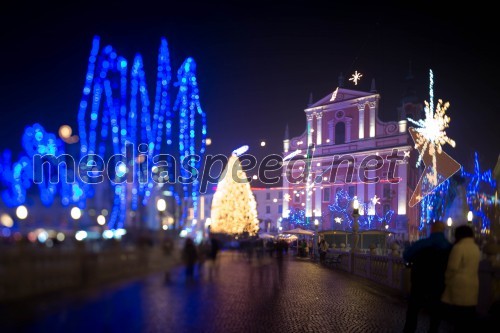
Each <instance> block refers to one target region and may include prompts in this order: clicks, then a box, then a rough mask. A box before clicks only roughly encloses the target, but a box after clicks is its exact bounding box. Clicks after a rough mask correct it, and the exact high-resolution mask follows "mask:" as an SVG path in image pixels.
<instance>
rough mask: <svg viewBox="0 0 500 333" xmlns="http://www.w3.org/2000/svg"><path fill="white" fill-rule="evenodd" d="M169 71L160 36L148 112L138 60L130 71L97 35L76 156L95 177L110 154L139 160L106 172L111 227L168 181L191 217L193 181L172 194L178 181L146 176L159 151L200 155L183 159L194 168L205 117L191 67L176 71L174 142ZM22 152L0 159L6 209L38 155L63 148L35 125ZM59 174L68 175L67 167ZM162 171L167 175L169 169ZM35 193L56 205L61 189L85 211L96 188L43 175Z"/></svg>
mask: <svg viewBox="0 0 500 333" xmlns="http://www.w3.org/2000/svg"><path fill="white" fill-rule="evenodd" d="M171 72H172V69H171V65H170V55H169V51H168V44H167V41H166V39H162V40H161V44H160V48H159V54H158V67H157V77H156V94H155V99H154V104H153V106H152V107H151V103H150V100H149V94H148V89H147V85H146V75H145V72H144V65H143V61H142V57H141V56H140V55H136V56H135V57H134V59H133V62H132V65H131V66H130V65H129V62H128V61H127V60H126V59H125V58H124V57H122V56H120V55H118V53H117V52H116V50H115V49H114V48H113V47H112V46H110V45H108V46H106V47H104V48H101V47H100V39H99V37H97V36H96V37H94V40H93V43H92V48H91V52H90V57H89V62H88V66H87V73H86V76H85V83H84V87H83V94H82V98H81V101H80V105H79V111H78V117H77V119H78V132H79V133H78V134H79V138H80V158H83V157H85V158H86V161H87V163H83V164H81V165H80V167H81V168H82V170H81V171H83V173H84V174H87V173H92V172H94V171H93V168H94V167H95V166H96V165H98V164H99V163H101V164H102V160H104V161H108V159H109V158H110V157H112V156H115V155H119V154H121V155H123V156H129V154H132V156H137V158H133V159H131V160H128V159H127V158H125V160H123V161H122V160H119V161H117V163H116V164H115V165H114V166H112V167H113V168H114V169H115V170H108V171H115V172H114V174H113V173H111V174H113V177H112V179H111V185H112V191H113V196H114V199H113V208H112V211H111V214H110V219H109V221H108V224H109V227H110V228H119V227H123V225H124V222H125V219H126V218H127V216H128V215H127V214H126V212H127V211H128V210H137V209H138V208H139V207H140V204H141V203H142V205H147V204H148V200H149V198H150V196H151V194H152V192H153V190H154V187H155V186H156V184H157V183H158V184H161V185H160V186H163V185H165V183H168V186H169V187H170V189H171V190H172V191H173V192H174V197H175V198H176V201H177V202H178V203H181V201H182V199H181V198H187V197H189V198H191V199H192V200H191V201H192V202H193V206H194V210H195V213H196V210H197V197H198V186H199V183H198V181H197V180H195V181H194V182H191V183H190V184H189V185H185V186H184V187H183V188H182V189H181V191H180V192H181V193H180V194H179V191H177V192H175V188H174V186H173V182H172V180H175V177H174V178H173V179H172V178H169V179H168V180H167V179H165V178H162V176H161V175H157V176H156V177H151V176H150V172H151V171H152V168H151V165H150V164H148V162H149V163H151V162H153V163H157V162H158V161H157V160H155V159H153V157H154V156H156V155H158V154H169V155H170V156H174V157H176V158H177V160H179V157H183V158H184V157H186V156H187V155H192V154H198V156H199V157H200V160H197V159H195V158H190V159H189V161H187V162H188V164H189V165H191V166H192V167H195V168H197V169H198V168H199V166H200V161H201V160H202V159H203V154H204V152H205V139H206V134H207V128H206V116H205V113H204V112H203V111H202V108H201V104H200V97H199V90H198V86H197V80H196V63H195V61H194V60H193V59H192V58H187V59H186V60H185V61H184V63H183V64H182V65H181V67H180V68H179V70H178V72H177V80H178V82H177V87H178V92H177V98H176V103H175V111H176V112H177V114H176V115H175V116H177V117H178V120H179V127H178V131H179V135H178V137H174V135H173V134H174V133H175V129H174V125H175V122H174V121H175V119H176V118H175V116H174V110H173V109H172V107H171V96H172V95H173V94H172V93H171V91H172V89H174V87H173V85H172V82H171V81H172V73H171ZM177 140H178V141H177ZM176 143H178V145H177V144H176ZM23 147H24V148H25V153H24V154H22V155H20V157H19V160H18V161H17V162H15V163H12V161H11V153H10V152H9V151H5V152H4V153H3V155H2V156H1V160H0V171H1V172H2V174H1V181H2V183H3V185H4V187H5V188H6V189H5V190H4V191H3V192H2V198H3V200H4V201H5V203H6V204H7V205H9V206H17V205H20V204H22V203H24V202H25V200H26V190H27V189H28V188H30V186H31V184H32V183H33V182H32V178H30V174H31V173H32V169H33V166H32V162H31V161H32V157H33V154H34V153H35V152H36V153H38V154H42V155H43V154H52V155H55V156H58V155H60V154H63V153H64V147H63V145H61V143H60V141H59V140H56V137H55V135H53V134H48V133H46V132H45V131H44V130H43V128H42V127H41V126H40V125H37V124H36V125H34V126H33V127H30V128H27V130H26V132H25V135H24V137H23ZM176 147H178V149H177V148H176ZM131 149H132V150H134V151H130V150H131ZM80 158H79V159H80ZM79 159H77V160H79ZM101 159H102V160H101ZM51 167H57V166H51ZM28 170H30V172H28ZM59 170H60V173H61V174H60V175H61V176H62V178H65V175H66V172H67V170H66V168H65V167H63V168H62V169H61V168H60V169H59ZM130 170H133V172H129V171H130ZM165 171H169V173H170V174H172V171H173V169H172V166H171V165H170V166H169V168H167V170H165ZM183 176H187V175H186V174H183ZM127 183H129V184H127ZM39 188H40V197H41V200H42V202H43V203H44V204H46V205H50V204H51V203H52V202H53V200H54V196H55V195H56V194H57V193H58V192H59V193H60V195H61V197H62V203H63V204H64V205H67V204H69V203H77V204H78V205H79V206H80V207H84V206H85V202H86V200H87V199H88V198H91V197H93V196H94V187H93V186H92V184H89V183H88V182H81V183H76V184H69V183H67V182H64V181H63V182H61V184H60V185H58V186H56V185H55V184H52V183H50V182H49V181H48V178H45V181H44V182H43V183H42V184H39Z"/></svg>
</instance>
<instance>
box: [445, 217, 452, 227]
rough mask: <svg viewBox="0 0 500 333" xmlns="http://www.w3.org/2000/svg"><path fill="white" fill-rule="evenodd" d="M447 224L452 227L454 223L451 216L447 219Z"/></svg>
mask: <svg viewBox="0 0 500 333" xmlns="http://www.w3.org/2000/svg"><path fill="white" fill-rule="evenodd" d="M446 224H447V225H448V227H451V225H452V224H453V221H452V220H451V217H448V220H446Z"/></svg>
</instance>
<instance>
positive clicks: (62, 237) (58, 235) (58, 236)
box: [56, 232, 66, 242]
mask: <svg viewBox="0 0 500 333" xmlns="http://www.w3.org/2000/svg"><path fill="white" fill-rule="evenodd" d="M65 238H66V236H64V234H63V233H62V232H58V233H57V236H56V239H57V240H58V241H60V242H62V241H64V239H65Z"/></svg>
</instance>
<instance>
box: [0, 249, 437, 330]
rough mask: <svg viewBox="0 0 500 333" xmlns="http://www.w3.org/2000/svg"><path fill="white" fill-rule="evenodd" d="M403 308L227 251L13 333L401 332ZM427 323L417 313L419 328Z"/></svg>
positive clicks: (304, 266)
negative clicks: (192, 271)
mask: <svg viewBox="0 0 500 333" xmlns="http://www.w3.org/2000/svg"><path fill="white" fill-rule="evenodd" d="M405 310H406V302H405V301H404V300H403V299H402V298H401V297H399V296H398V295H397V294H395V293H393V292H391V290H388V289H386V288H383V287H380V286H378V285H376V284H374V283H371V282H368V281H367V280H364V279H362V278H358V277H355V276H352V275H349V274H346V273H343V272H338V271H335V270H332V269H327V268H324V267H321V266H319V265H318V264H314V263H311V262H308V260H297V259H290V260H287V259H285V260H284V261H283V262H282V264H278V261H277V259H271V258H265V259H264V260H261V262H260V264H258V263H257V262H256V261H255V260H254V262H253V263H249V262H247V261H246V260H245V259H244V258H242V257H241V256H240V255H239V254H237V253H233V252H224V253H222V255H221V257H220V261H219V265H218V268H217V269H213V268H212V267H208V265H205V267H203V269H202V270H201V274H199V275H197V276H196V278H195V279H194V281H191V282H188V281H186V279H185V277H184V274H183V271H182V270H177V271H174V272H173V274H172V279H171V282H170V283H165V281H164V276H163V275H155V276H151V277H149V278H147V279H145V280H141V281H136V282H130V283H126V284H122V285H119V286H114V287H113V288H108V290H106V291H104V292H100V293H94V294H92V295H88V294H86V295H85V296H84V297H83V296H82V297H79V298H77V299H73V300H71V301H69V300H65V301H64V302H59V304H52V305H50V306H47V305H45V306H43V307H41V306H39V307H38V308H37V310H36V311H35V315H38V316H36V317H35V319H32V320H31V321H28V320H25V321H23V323H22V325H21V326H18V327H16V328H15V331H17V332H20V331H23V332H51V333H54V332H65V333H70V332H71V333H79V332H92V333H98V332H103V333H108V332H120V333H123V332H217V333H218V332H401V331H402V328H403V324H404V315H405ZM4 315H5V313H4ZM36 318H38V319H36ZM427 320H428V318H427V316H426V315H425V314H422V315H421V321H420V323H419V330H420V331H425V330H424V328H425V327H427ZM4 328H5V327H4ZM2 331H3V330H2ZM443 331H445V330H443ZM4 332H5V331H4Z"/></svg>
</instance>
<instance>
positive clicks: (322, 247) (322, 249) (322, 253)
mask: <svg viewBox="0 0 500 333" xmlns="http://www.w3.org/2000/svg"><path fill="white" fill-rule="evenodd" d="M327 251H328V243H327V242H326V241H325V240H324V239H322V240H321V242H319V262H320V263H322V264H324V263H325V259H326V252H327Z"/></svg>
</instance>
